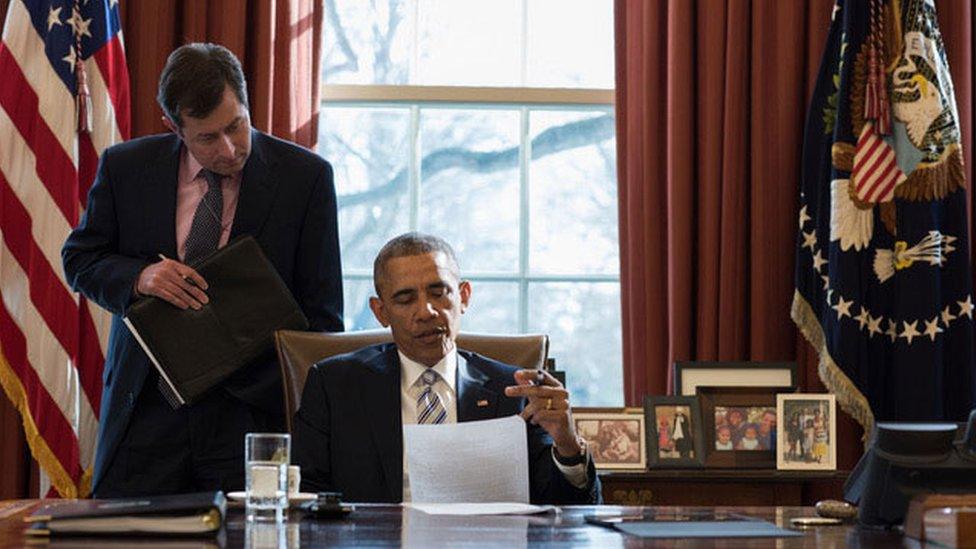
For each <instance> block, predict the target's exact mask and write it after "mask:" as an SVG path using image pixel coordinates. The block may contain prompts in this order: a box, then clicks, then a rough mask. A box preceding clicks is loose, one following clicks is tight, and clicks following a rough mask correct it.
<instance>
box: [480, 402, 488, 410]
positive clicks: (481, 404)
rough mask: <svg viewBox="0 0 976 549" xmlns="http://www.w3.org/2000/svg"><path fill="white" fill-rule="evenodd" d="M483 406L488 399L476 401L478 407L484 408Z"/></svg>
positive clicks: (486, 403) (486, 404)
mask: <svg viewBox="0 0 976 549" xmlns="http://www.w3.org/2000/svg"><path fill="white" fill-rule="evenodd" d="M485 406H488V401H487V400H479V401H478V408H484V407H485Z"/></svg>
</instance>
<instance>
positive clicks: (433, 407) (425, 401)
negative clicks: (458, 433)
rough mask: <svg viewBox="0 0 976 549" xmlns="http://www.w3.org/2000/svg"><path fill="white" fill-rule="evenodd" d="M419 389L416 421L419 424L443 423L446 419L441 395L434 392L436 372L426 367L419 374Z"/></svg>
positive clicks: (445, 410)
mask: <svg viewBox="0 0 976 549" xmlns="http://www.w3.org/2000/svg"><path fill="white" fill-rule="evenodd" d="M420 381H421V387H423V391H421V393H420V396H419V397H418V398H417V423H418V424H421V425H425V424H427V425H437V424H440V423H444V420H445V419H447V409H445V408H444V403H443V402H441V397H439V396H438V395H437V393H435V392H434V383H436V382H437V372H435V371H433V370H431V369H427V370H425V371H424V373H423V375H421V376H420Z"/></svg>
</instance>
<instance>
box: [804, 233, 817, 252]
mask: <svg viewBox="0 0 976 549" xmlns="http://www.w3.org/2000/svg"><path fill="white" fill-rule="evenodd" d="M816 245H817V231H810V232H806V231H804V232H803V247H804V248H810V251H811V252H813V247H814V246H816Z"/></svg>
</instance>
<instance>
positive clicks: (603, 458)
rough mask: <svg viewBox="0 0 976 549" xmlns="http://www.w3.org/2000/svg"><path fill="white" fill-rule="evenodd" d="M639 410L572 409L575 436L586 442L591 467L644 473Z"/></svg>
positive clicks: (645, 460) (642, 418) (640, 414)
mask: <svg viewBox="0 0 976 549" xmlns="http://www.w3.org/2000/svg"><path fill="white" fill-rule="evenodd" d="M641 412H642V410H641V409H640V408H604V409H600V408H576V409H574V410H573V423H574V426H575V427H576V433H577V434H578V435H579V436H581V437H583V439H585V440H586V444H587V446H588V447H589V449H590V454H591V455H592V456H593V464H594V465H595V466H596V468H597V469H601V470H614V469H620V470H644V469H646V468H647V452H646V447H645V445H644V415H643V414H642V413H641Z"/></svg>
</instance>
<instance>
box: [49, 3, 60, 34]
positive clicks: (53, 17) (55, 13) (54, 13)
mask: <svg viewBox="0 0 976 549" xmlns="http://www.w3.org/2000/svg"><path fill="white" fill-rule="evenodd" d="M61 24H62V23H61V8H55V7H54V6H51V11H49V12H48V14H47V30H51V29H52V28H53V27H54V25H61Z"/></svg>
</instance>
